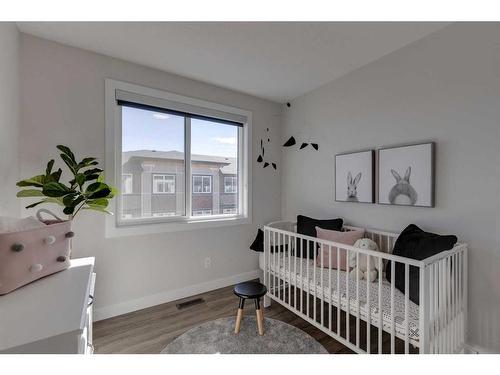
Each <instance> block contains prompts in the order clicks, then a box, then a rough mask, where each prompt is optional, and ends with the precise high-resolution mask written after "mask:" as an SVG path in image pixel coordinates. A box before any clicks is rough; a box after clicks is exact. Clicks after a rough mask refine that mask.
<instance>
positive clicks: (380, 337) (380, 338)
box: [377, 258, 384, 354]
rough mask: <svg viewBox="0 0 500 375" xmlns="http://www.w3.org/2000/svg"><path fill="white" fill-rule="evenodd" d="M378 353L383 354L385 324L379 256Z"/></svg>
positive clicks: (380, 259) (379, 259)
mask: <svg viewBox="0 0 500 375" xmlns="http://www.w3.org/2000/svg"><path fill="white" fill-rule="evenodd" d="M378 270H379V271H378V275H377V276H378V353H379V354H382V327H383V325H384V320H383V310H382V258H378Z"/></svg>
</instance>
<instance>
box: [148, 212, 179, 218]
mask: <svg viewBox="0 0 500 375" xmlns="http://www.w3.org/2000/svg"><path fill="white" fill-rule="evenodd" d="M166 216H175V212H153V217H166Z"/></svg>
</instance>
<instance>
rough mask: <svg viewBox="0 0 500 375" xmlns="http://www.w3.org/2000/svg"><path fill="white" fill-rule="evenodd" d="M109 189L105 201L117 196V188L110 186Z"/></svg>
mask: <svg viewBox="0 0 500 375" xmlns="http://www.w3.org/2000/svg"><path fill="white" fill-rule="evenodd" d="M109 188H110V189H111V193H109V194H108V196H107V197H106V198H107V199H111V198H113V197H115V196H116V195H117V194H118V189H117V188H115V187H114V186H110V187H109Z"/></svg>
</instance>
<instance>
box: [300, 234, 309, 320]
mask: <svg viewBox="0 0 500 375" xmlns="http://www.w3.org/2000/svg"><path fill="white" fill-rule="evenodd" d="M301 241H302V240H301ZM302 245H304V241H302ZM306 277H307V293H306V298H307V301H306V305H307V317H308V318H309V317H310V315H309V311H310V310H309V305H310V303H309V300H310V299H311V298H309V297H310V295H311V281H310V280H309V241H307V244H306Z"/></svg>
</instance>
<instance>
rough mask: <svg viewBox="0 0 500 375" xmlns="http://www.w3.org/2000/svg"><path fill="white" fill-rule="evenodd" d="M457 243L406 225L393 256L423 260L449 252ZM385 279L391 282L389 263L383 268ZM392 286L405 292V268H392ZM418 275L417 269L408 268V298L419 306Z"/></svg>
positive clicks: (400, 265)
mask: <svg viewBox="0 0 500 375" xmlns="http://www.w3.org/2000/svg"><path fill="white" fill-rule="evenodd" d="M456 243H457V237H456V236H441V235H439V234H435V233H429V232H424V231H423V230H422V229H420V228H419V227H417V226H416V225H415V224H410V225H408V226H407V227H406V228H405V229H404V230H403V231H402V232H401V234H400V235H399V237H398V239H397V240H396V243H395V244H394V250H393V252H392V253H393V254H394V255H399V256H402V257H406V258H411V259H416V260H424V259H426V258H429V257H430V256H433V255H436V254H438V253H440V252H442V251H446V250H450V249H452V248H453V246H455V244H456ZM385 273H386V278H387V280H389V281H391V278H392V275H391V262H390V261H389V262H387V266H386V268H385ZM394 273H395V275H394V286H395V287H396V288H397V289H399V290H400V291H401V292H402V293H404V292H405V266H404V264H402V263H399V262H396V265H395V266H394ZM419 282H420V275H419V272H418V267H414V266H410V275H409V283H410V284H409V285H410V291H409V298H410V300H411V301H412V302H414V303H416V304H417V305H418V304H419V288H420V283H419Z"/></svg>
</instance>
